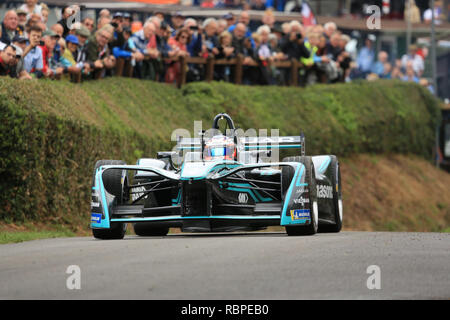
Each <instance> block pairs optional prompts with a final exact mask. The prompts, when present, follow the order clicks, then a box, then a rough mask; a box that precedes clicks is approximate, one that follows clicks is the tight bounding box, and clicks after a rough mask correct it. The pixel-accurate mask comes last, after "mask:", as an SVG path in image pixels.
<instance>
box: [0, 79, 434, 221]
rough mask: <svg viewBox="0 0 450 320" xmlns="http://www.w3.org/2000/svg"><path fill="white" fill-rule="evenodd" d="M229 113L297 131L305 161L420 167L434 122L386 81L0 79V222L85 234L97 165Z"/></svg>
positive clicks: (147, 152)
mask: <svg viewBox="0 0 450 320" xmlns="http://www.w3.org/2000/svg"><path fill="white" fill-rule="evenodd" d="M219 112H227V113H229V114H230V115H231V116H232V117H233V119H234V121H235V123H236V124H237V125H238V126H239V127H241V128H243V129H248V128H255V129H259V128H266V129H280V134H284V135H295V134H299V132H300V131H301V130H302V131H304V132H305V134H306V138H307V153H309V154H321V153H333V154H336V155H338V156H350V155H351V154H354V153H368V152H369V153H391V152H396V153H413V154H417V155H420V156H423V157H430V155H431V150H432V146H433V144H434V135H435V128H436V125H437V123H438V122H439V117H440V111H439V107H438V101H437V100H436V99H434V98H433V97H432V96H431V95H430V94H429V92H428V91H427V90H425V89H423V88H421V87H419V86H418V85H414V84H409V83H408V84H407V83H403V82H396V81H380V82H357V83H351V84H336V85H318V86H313V87H309V88H305V89H303V88H287V87H249V86H235V85H232V84H226V83H216V82H213V83H194V84H189V85H187V86H185V87H184V88H183V89H181V90H179V89H176V88H174V87H171V86H168V85H165V84H160V83H155V82H150V81H139V80H135V79H127V78H110V79H106V80H102V81H92V82H85V83H83V84H81V85H73V84H71V83H68V82H64V81H59V82H54V81H23V82H19V81H16V80H12V79H0V115H1V122H0V154H1V157H0V190H1V192H0V221H5V222H17V221H20V222H21V221H29V220H31V221H44V222H53V223H64V224H76V223H84V224H86V225H87V224H88V223H89V219H88V218H87V217H88V215H89V205H90V201H89V199H90V193H91V191H90V182H91V181H92V180H91V175H92V169H93V165H94V163H95V161H96V160H98V159H123V160H125V161H127V163H135V161H136V159H137V158H138V157H141V156H143V155H144V156H152V155H153V154H154V153H155V152H156V151H158V150H164V149H165V150H170V149H171V148H172V146H173V142H171V141H170V135H171V133H172V131H173V130H174V129H176V128H186V129H188V130H189V131H191V132H192V130H193V121H194V120H203V129H207V127H208V126H210V125H211V122H212V118H213V116H214V115H215V114H216V113H219Z"/></svg>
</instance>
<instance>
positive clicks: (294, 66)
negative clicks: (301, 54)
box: [290, 58, 299, 86]
mask: <svg viewBox="0 0 450 320" xmlns="http://www.w3.org/2000/svg"><path fill="white" fill-rule="evenodd" d="M298 67H299V62H298V61H297V59H295V58H294V59H292V60H291V83H290V85H291V86H298Z"/></svg>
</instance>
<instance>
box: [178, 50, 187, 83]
mask: <svg viewBox="0 0 450 320" xmlns="http://www.w3.org/2000/svg"><path fill="white" fill-rule="evenodd" d="M187 68H188V65H187V61H186V57H180V79H177V82H178V88H181V87H182V86H184V85H185V84H186V75H187Z"/></svg>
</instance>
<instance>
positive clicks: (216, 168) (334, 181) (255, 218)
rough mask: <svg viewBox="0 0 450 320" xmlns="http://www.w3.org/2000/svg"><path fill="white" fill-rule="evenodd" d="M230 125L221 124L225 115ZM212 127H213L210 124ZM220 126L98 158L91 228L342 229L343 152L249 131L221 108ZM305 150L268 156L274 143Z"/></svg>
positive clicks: (114, 234) (120, 231) (163, 231)
mask: <svg viewBox="0 0 450 320" xmlns="http://www.w3.org/2000/svg"><path fill="white" fill-rule="evenodd" d="M223 121H225V122H226V123H225V127H226V128H228V129H227V130H222V131H225V132H222V131H221V130H220V129H219V123H222V124H223ZM208 131H209V130H208ZM211 131H212V132H213V134H209V135H208V134H206V133H205V132H201V133H200V134H199V137H197V138H181V137H180V138H178V139H177V145H176V147H175V148H174V150H173V151H169V152H158V153H157V157H156V158H143V159H139V160H138V161H137V163H136V165H127V164H126V163H125V162H123V161H118V160H100V161H97V163H96V164H95V168H94V175H93V186H92V202H91V228H92V231H93V235H94V237H95V238H99V239H121V238H123V237H124V235H125V232H126V227H127V225H128V224H129V223H131V224H133V227H134V231H135V233H136V234H137V235H139V236H164V235H167V233H168V231H169V228H171V227H175V228H181V230H182V231H183V232H227V231H243V230H245V231H248V230H261V229H264V228H266V227H267V226H284V227H285V229H286V232H287V234H288V235H290V236H297V235H312V234H315V233H316V232H339V231H340V230H341V227H342V214H343V207H342V189H341V177H340V170H339V162H338V159H337V157H336V156H333V155H321V156H313V157H311V156H306V155H305V137H304V135H303V134H301V135H300V136H288V137H249V136H242V135H239V134H237V132H238V130H236V128H235V126H234V123H233V120H232V119H231V117H230V116H228V115H227V114H218V115H217V116H216V117H215V118H214V121H213V126H212V130H211ZM283 148H290V149H299V150H300V152H299V153H300V155H299V156H293V157H287V158H284V159H283V160H282V161H281V162H279V161H269V160H271V158H270V156H271V155H272V151H274V150H275V149H277V150H278V149H283Z"/></svg>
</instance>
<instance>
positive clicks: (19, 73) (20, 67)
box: [12, 44, 32, 80]
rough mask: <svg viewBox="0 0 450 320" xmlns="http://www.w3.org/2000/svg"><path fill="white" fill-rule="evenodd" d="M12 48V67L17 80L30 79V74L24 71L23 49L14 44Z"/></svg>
mask: <svg viewBox="0 0 450 320" xmlns="http://www.w3.org/2000/svg"><path fill="white" fill-rule="evenodd" d="M13 46H14V47H15V49H16V59H14V61H13V63H12V65H13V67H14V68H15V76H16V78H18V79H21V80H23V79H27V80H29V79H32V77H31V76H30V74H29V73H28V72H27V71H26V70H25V66H24V63H23V49H22V48H21V47H19V46H17V45H15V44H13Z"/></svg>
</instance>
